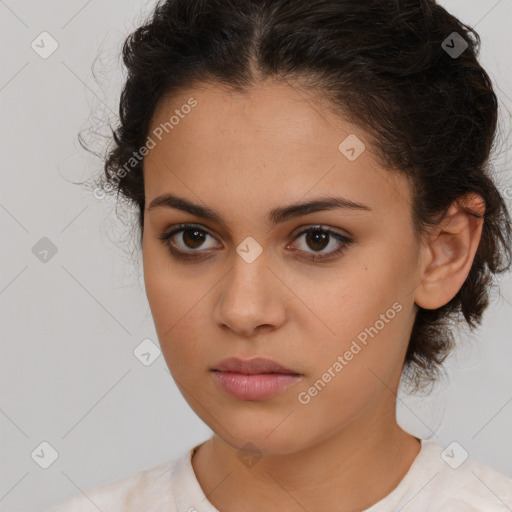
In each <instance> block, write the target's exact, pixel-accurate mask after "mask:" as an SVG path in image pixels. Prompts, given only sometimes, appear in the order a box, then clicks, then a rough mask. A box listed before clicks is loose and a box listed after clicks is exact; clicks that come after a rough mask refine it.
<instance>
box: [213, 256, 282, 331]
mask: <svg viewBox="0 0 512 512" xmlns="http://www.w3.org/2000/svg"><path fill="white" fill-rule="evenodd" d="M218 293H219V295H218V298H217V303H216V307H215V321H216V322H217V325H219V326H220V327H221V328H222V329H229V330H231V331H233V332H234V333H236V334H238V335H239V336H243V337H252V336H254V335H255V334H256V333H259V332H263V331H272V330H274V329H278V328H279V327H280V326H281V325H282V324H283V323H284V322H285V320H286V315H287V307H286V286H285V285H284V284H283V283H282V282H281V281H280V280H279V278H278V277H277V275H276V273H275V271H274V269H272V268H271V267H270V266H269V262H268V260H267V259H266V258H265V257H264V256H263V255H261V256H260V257H259V258H257V259H256V260H255V261H253V262H251V263H248V262H246V261H245V260H244V259H243V258H241V257H239V256H238V255H237V256H236V258H235V262H234V265H233V268H232V269H231V271H230V272H228V274H227V276H226V277H225V278H224V279H223V280H222V282H221V284H220V287H219V291H218Z"/></svg>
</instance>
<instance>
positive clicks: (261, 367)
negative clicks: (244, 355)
mask: <svg viewBox="0 0 512 512" xmlns="http://www.w3.org/2000/svg"><path fill="white" fill-rule="evenodd" d="M212 371H214V372H231V373H240V374H244V375H257V374H258V375H261V374H274V373H279V374H285V375H296V376H298V375H301V374H300V373H299V372H296V371H294V370H292V369H290V368H286V367H285V366H283V365H281V364H279V363H277V362H276V361H273V360H272V359H267V358H264V357H256V358H253V359H239V358H237V357H230V358H228V359H223V360H222V361H220V362H219V363H218V364H217V365H216V367H215V368H212Z"/></svg>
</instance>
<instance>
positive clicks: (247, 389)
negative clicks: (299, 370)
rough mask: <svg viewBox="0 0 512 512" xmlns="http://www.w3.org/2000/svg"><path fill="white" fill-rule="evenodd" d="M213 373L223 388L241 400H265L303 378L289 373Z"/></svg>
mask: <svg viewBox="0 0 512 512" xmlns="http://www.w3.org/2000/svg"><path fill="white" fill-rule="evenodd" d="M213 375H214V376H215V378H216V379H217V382H219V384H220V385H221V387H222V389H224V391H226V393H229V394H230V395H232V396H234V397H235V398H239V399H241V400H264V399H265V398H270V397H271V396H273V395H276V394H277V393H279V392H281V391H284V390H285V389H287V388H289V387H290V386H292V385H293V384H295V383H296V382H298V381H299V380H300V378H301V376H300V375H292V374H289V373H258V374H255V375H246V374H243V373H234V372H219V371H214V372H213Z"/></svg>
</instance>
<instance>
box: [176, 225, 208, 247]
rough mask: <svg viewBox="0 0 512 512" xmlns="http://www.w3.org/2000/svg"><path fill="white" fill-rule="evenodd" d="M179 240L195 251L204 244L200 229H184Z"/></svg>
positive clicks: (203, 236)
mask: <svg viewBox="0 0 512 512" xmlns="http://www.w3.org/2000/svg"><path fill="white" fill-rule="evenodd" d="M181 238H182V241H183V243H184V244H185V245H186V246H187V247H189V248H191V249H197V248H198V247H200V246H201V244H203V243H204V240H205V235H204V231H201V230H200V229H184V230H183V235H182V237H181Z"/></svg>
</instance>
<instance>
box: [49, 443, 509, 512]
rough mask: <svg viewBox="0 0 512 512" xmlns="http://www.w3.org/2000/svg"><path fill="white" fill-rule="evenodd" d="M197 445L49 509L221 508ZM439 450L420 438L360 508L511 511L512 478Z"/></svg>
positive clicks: (202, 511) (195, 511)
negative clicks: (377, 494)
mask: <svg viewBox="0 0 512 512" xmlns="http://www.w3.org/2000/svg"><path fill="white" fill-rule="evenodd" d="M199 446H200V444H199V445H196V446H194V447H193V448H191V449H190V450H188V451H186V452H185V453H183V454H182V455H181V456H179V457H177V458H175V459H173V460H172V461H170V462H166V463H164V464H161V465H159V466H156V467H153V468H150V469H146V470H143V471H140V472H138V473H135V474H133V475H130V476H128V477H125V478H123V479H121V480H117V481H115V482H113V483H109V484H105V485H101V486H98V487H94V488H92V489H91V490H88V491H86V492H85V494H79V495H77V496H75V497H73V498H71V499H70V500H68V501H66V502H64V503H61V504H60V505H57V506H56V507H53V508H51V509H50V510H48V512H98V510H102V511H105V512H219V511H218V510H217V509H216V508H215V507H214V506H213V505H212V504H211V503H210V502H209V501H208V500H207V498H206V496H205V494H204V492H203V490H202V488H201V486H200V485H199V482H198V480H197V478H196V475H195V473H194V469H193V467H192V462H191V459H192V453H193V451H194V450H195V449H196V448H197V447H199ZM442 451H443V448H442V447H441V446H440V445H439V444H438V443H436V442H435V441H432V440H422V442H421V450H420V452H419V453H418V455H417V456H416V459H415V460H414V462H413V464H412V465H411V467H410V468H409V471H408V472H407V474H406V475H405V476H404V478H403V479H402V480H401V482H400V483H399V484H398V486H397V487H396V488H395V489H394V490H393V491H392V492H391V493H390V494H388V495H387V496H386V497H385V498H383V499H382V500H380V501H379V502H378V503H376V504H374V505H373V506H371V507H370V508H368V509H366V510H364V511H362V512H398V511H400V512H510V511H512V479H510V478H508V477H506V476H504V475H502V474H500V473H498V472H496V471H495V470H493V469H492V468H490V467H488V466H485V465H483V464H481V463H478V462H475V461H472V460H471V459H467V460H465V461H464V462H462V463H461V460H462V459H457V457H456V455H455V454H454V452H453V451H452V450H447V451H445V453H444V455H443V456H444V459H443V456H442V453H441V452H442ZM447 461H448V462H447ZM459 464H460V465H459ZM454 468H456V469H454ZM290 506H293V504H292V503H290ZM241 510H243V507H241Z"/></svg>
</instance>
